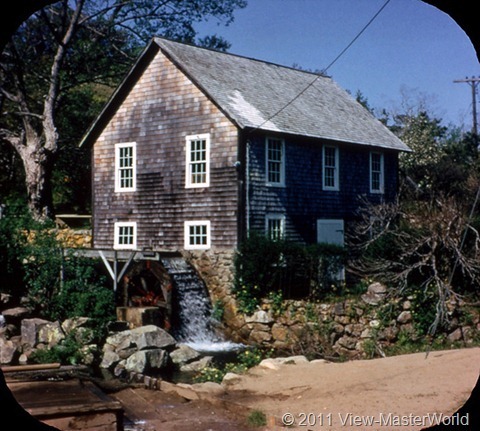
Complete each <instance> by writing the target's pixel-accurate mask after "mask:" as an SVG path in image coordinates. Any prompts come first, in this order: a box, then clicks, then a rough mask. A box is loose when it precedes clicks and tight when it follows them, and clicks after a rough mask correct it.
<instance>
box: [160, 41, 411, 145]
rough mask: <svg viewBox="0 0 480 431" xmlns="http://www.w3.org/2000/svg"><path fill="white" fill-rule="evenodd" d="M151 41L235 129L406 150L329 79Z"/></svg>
mask: <svg viewBox="0 0 480 431" xmlns="http://www.w3.org/2000/svg"><path fill="white" fill-rule="evenodd" d="M154 43H156V44H157V45H158V46H159V47H160V49H161V50H162V51H163V52H164V53H165V54H166V55H167V56H168V57H169V58H170V59H171V60H172V61H173V62H174V63H176V64H177V66H178V67H180V68H181V69H182V70H183V71H184V73H186V74H187V75H188V76H189V78H190V79H192V80H193V81H194V82H195V83H196V84H197V85H198V86H199V87H200V88H201V89H202V90H203V91H204V92H205V93H206V94H207V95H208V96H209V97H210V98H211V99H212V100H213V101H214V102H215V103H216V104H217V105H218V106H219V107H221V109H223V111H224V112H225V113H226V114H227V115H228V116H229V117H230V118H231V119H232V120H233V121H235V122H236V123H237V125H238V126H239V127H241V128H258V129H261V130H265V131H275V132H282V133H289V134H294V135H301V136H309V137H314V138H324V139H332V140H335V141H340V142H351V143H355V144H361V145H369V146H378V147H384V148H390V149H395V150H400V151H409V148H408V147H407V146H406V145H405V144H404V143H403V142H402V141H401V140H400V139H398V138H397V137H396V136H395V135H394V134H393V133H392V132H390V130H388V129H387V128H386V127H385V126H384V125H383V124H382V123H381V122H380V121H378V120H377V119H376V118H375V117H374V116H373V115H371V114H370V112H368V111H367V110H366V109H365V108H364V107H363V106H362V105H360V104H359V103H358V102H357V101H355V100H354V99H353V98H352V97H351V96H350V95H349V94H348V93H347V92H346V91H345V90H343V89H341V88H340V87H339V86H338V85H337V84H336V83H335V82H334V81H333V80H332V79H331V78H329V77H325V76H318V75H316V74H313V73H309V72H304V71H299V70H296V69H292V68H289V67H284V66H280V65H276V64H272V63H267V62H263V61H259V60H254V59H250V58H246V57H240V56H236V55H232V54H226V53H222V52H217V51H212V50H208V49H204V48H198V47H195V46H192V45H186V44H182V43H178V42H172V41H169V40H166V39H162V38H154ZM312 82H313V84H312ZM300 93H302V94H301V95H300V96H299V94H300ZM298 96H299V97H298ZM292 100H293V102H292ZM284 107H285V109H282V108H284ZM279 111H280V112H279Z"/></svg>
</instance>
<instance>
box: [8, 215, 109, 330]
mask: <svg viewBox="0 0 480 431" xmlns="http://www.w3.org/2000/svg"><path fill="white" fill-rule="evenodd" d="M0 263H1V264H2V267H3V268H5V269H6V271H4V274H3V276H4V277H5V280H8V281H9V283H8V286H9V291H8V293H11V294H14V295H15V296H17V297H20V296H22V295H26V299H27V301H28V304H29V306H30V307H31V308H32V309H34V310H35V311H36V312H37V313H38V314H39V315H40V316H41V317H44V318H46V319H49V320H65V319H67V318H72V317H79V316H85V317H90V318H91V319H92V323H93V324H94V325H95V326H97V327H98V328H100V329H101V328H103V327H105V324H106V323H107V322H108V321H110V320H112V318H113V317H114V312H115V309H114V307H115V300H114V293H113V292H112V290H111V289H109V288H108V287H107V283H106V279H105V277H103V276H101V275H100V273H99V272H98V271H97V269H96V268H95V263H94V261H92V260H90V259H87V258H82V257H78V256H75V255H74V254H73V253H71V252H66V251H65V249H64V248H63V247H62V244H61V243H60V242H59V241H58V240H57V238H56V231H55V229H54V225H53V223H52V222H47V223H38V222H35V221H33V220H32V219H31V218H30V217H29V216H28V215H24V214H20V215H18V214H7V216H6V217H4V218H2V219H1V220H0ZM3 285H4V283H3V280H2V286H3ZM5 285H7V284H5Z"/></svg>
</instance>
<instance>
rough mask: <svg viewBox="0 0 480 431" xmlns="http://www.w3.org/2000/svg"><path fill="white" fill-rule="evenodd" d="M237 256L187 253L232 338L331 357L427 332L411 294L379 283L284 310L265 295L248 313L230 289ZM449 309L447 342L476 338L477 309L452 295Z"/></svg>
mask: <svg viewBox="0 0 480 431" xmlns="http://www.w3.org/2000/svg"><path fill="white" fill-rule="evenodd" d="M234 256H235V252H234V251H232V250H221V251H220V250H215V251H213V250H208V251H202V252H188V253H186V254H184V257H185V259H186V260H187V261H189V262H190V263H191V264H192V265H193V266H194V267H195V268H196V270H197V271H198V273H199V275H200V276H201V277H202V278H203V280H204V281H205V283H206V286H207V288H208V291H209V293H210V298H211V301H212V303H213V304H217V306H220V307H222V308H223V309H222V316H223V319H222V322H223V324H224V327H225V333H226V335H227V336H228V337H229V338H230V339H232V340H233V341H237V342H244V343H246V344H250V345H259V346H262V347H265V348H274V349H277V350H284V351H289V352H292V351H293V352H304V351H305V350H308V349H310V350H314V349H315V348H317V350H318V352H314V351H312V352H310V353H311V354H315V353H317V354H319V353H321V352H320V350H322V351H323V353H324V354H326V355H327V356H329V355H331V356H337V357H338V356H339V357H342V358H347V359H355V358H362V357H363V358H365V357H374V356H383V355H385V350H388V349H389V348H390V347H392V346H394V345H395V344H397V343H403V342H404V341H405V340H410V341H413V342H417V341H418V342H421V341H422V340H421V338H422V337H425V336H424V335H422V333H421V331H419V327H418V322H419V321H422V319H424V316H421V315H419V314H420V313H419V312H418V311H416V310H414V309H413V305H412V298H411V297H404V298H401V297H389V296H388V289H387V288H386V287H385V286H384V285H382V284H380V283H372V284H371V285H370V286H368V289H367V291H366V292H365V293H364V294H362V295H359V296H358V297H355V298H350V299H345V300H341V301H336V302H328V303H321V302H309V301H307V300H287V301H283V304H282V306H281V310H278V309H277V308H278V307H277V306H276V305H275V304H273V303H272V302H271V301H269V300H263V301H262V304H261V306H260V307H259V309H258V310H257V311H256V312H254V313H253V314H252V315H250V316H247V315H244V314H242V313H240V312H239V310H238V307H237V303H236V299H235V296H234V294H233V293H232V286H233V283H234V277H235V271H234ZM448 309H449V315H450V320H449V323H448V324H447V325H446V326H445V327H444V328H443V329H442V331H439V333H438V336H439V337H440V339H442V340H443V342H444V343H445V346H448V345H451V346H455V345H459V344H461V345H462V346H468V345H472V344H473V343H475V342H476V341H478V339H479V338H480V335H479V334H480V316H479V313H478V310H476V309H470V308H469V307H468V306H467V305H466V304H465V303H463V302H462V301H454V300H452V301H451V302H449V303H448ZM416 313H417V314H416Z"/></svg>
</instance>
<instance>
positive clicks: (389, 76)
mask: <svg viewBox="0 0 480 431" xmlns="http://www.w3.org/2000/svg"><path fill="white" fill-rule="evenodd" d="M385 1H386V0H248V6H247V7H246V8H245V9H242V10H238V11H236V12H235V21H234V22H233V23H232V24H230V26H228V27H224V26H222V25H220V26H218V24H217V23H216V22H214V21H211V22H207V23H205V24H201V25H199V26H198V27H197V28H198V30H199V32H200V35H205V34H213V33H216V34H218V35H220V36H223V37H224V38H225V39H227V40H228V41H229V42H230V43H231V44H232V47H231V49H230V52H231V53H233V54H239V55H244V56H247V57H252V58H257V59H261V60H265V61H270V62H273V63H278V64H282V65H285V66H293V65H294V64H296V65H299V66H301V67H302V68H305V69H310V70H321V69H323V68H325V67H326V66H327V65H328V64H329V63H331V62H332V61H333V60H334V59H335V57H336V56H337V55H338V54H339V53H340V52H341V51H342V50H343V49H344V48H345V47H346V46H347V45H348V44H349V43H350V42H351V40H352V39H353V38H354V37H355V36H356V35H357V34H358V32H359V31H360V30H361V29H362V28H363V27H364V26H365V24H367V22H368V21H369V20H370V19H371V18H372V17H373V15H375V13H376V12H377V11H378V10H379V9H380V8H381V7H382V5H383V4H384V3H385ZM479 69H480V67H479V64H478V61H477V58H476V54H475V50H474V48H473V45H472V44H471V42H470V40H469V39H468V37H467V35H466V34H465V33H464V32H463V30H462V29H461V28H460V27H459V26H458V25H457V24H456V23H455V22H454V21H453V20H452V19H451V18H450V17H449V16H448V15H446V14H444V13H443V12H441V11H439V10H438V9H436V8H434V7H432V6H429V5H427V4H425V3H423V2H421V1H420V0H391V1H390V3H389V4H388V5H387V6H386V8H385V9H384V10H383V11H382V13H381V14H380V15H379V16H378V17H377V18H376V20H375V21H374V22H373V23H372V24H371V25H370V26H369V27H368V29H367V30H366V31H365V32H364V33H363V34H362V36H360V38H359V39H358V40H357V41H356V42H355V43H354V44H353V45H352V47H351V48H350V49H349V50H348V51H347V52H346V53H345V54H344V55H343V56H342V58H340V59H339V60H338V61H337V62H336V63H335V64H334V65H333V66H332V67H331V68H330V69H329V70H328V72H327V73H328V74H329V75H331V76H332V77H333V79H334V80H335V81H336V82H337V83H338V84H340V85H341V86H342V87H343V88H345V89H346V90H349V91H350V92H351V93H352V94H355V93H356V92H357V90H360V91H361V92H362V93H363V95H364V96H365V97H366V98H367V99H368V101H369V103H370V105H371V106H372V107H373V108H375V109H377V110H381V109H383V108H386V109H388V110H397V111H400V112H402V109H403V107H402V103H404V102H405V101H407V103H409V104H410V103H413V104H414V105H415V104H416V101H417V100H425V101H426V105H427V108H428V111H429V112H430V113H432V114H434V115H435V116H436V117H437V118H441V119H443V120H444V122H445V123H447V124H448V123H451V124H454V125H456V126H464V127H465V129H467V130H469V129H470V128H471V124H472V106H471V100H472V99H471V87H470V86H469V85H467V84H459V83H454V82H453V81H454V80H455V79H463V78H465V77H466V76H469V77H471V76H474V75H475V76H478V75H480V70H479ZM479 99H480V97H479ZM403 112H405V111H404V110H403ZM479 112H480V110H479Z"/></svg>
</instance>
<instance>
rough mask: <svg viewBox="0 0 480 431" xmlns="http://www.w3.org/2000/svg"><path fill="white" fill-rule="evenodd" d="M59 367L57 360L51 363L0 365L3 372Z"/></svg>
mask: <svg viewBox="0 0 480 431" xmlns="http://www.w3.org/2000/svg"><path fill="white" fill-rule="evenodd" d="M57 368H60V363H59V362H54V363H52V364H29V365H5V366H2V367H0V369H1V370H2V371H3V372H4V373H13V372H24V371H43V370H54V369H57Z"/></svg>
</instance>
